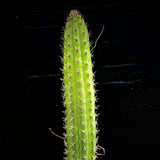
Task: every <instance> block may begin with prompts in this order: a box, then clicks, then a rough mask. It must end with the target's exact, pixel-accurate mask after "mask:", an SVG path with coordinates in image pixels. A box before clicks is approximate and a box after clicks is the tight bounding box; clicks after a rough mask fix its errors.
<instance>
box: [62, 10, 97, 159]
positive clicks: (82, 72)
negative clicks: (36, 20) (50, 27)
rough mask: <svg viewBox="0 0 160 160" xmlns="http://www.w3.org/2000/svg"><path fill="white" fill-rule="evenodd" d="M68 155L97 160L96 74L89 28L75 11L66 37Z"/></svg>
mask: <svg viewBox="0 0 160 160" xmlns="http://www.w3.org/2000/svg"><path fill="white" fill-rule="evenodd" d="M63 40H64V43H63V59H62V62H63V69H62V71H63V75H64V79H63V91H64V106H65V112H64V113H65V118H64V122H65V124H64V128H65V129H66V133H65V134H64V135H65V141H64V143H65V147H66V148H65V154H66V157H65V158H64V159H67V160H83V159H85V160H95V159H96V150H97V147H96V145H97V130H96V113H95V109H96V107H95V101H96V98H95V89H94V75H93V71H92V61H91V53H90V43H89V34H88V30H87V25H86V23H85V22H84V19H83V18H82V16H81V14H80V13H79V12H78V11H77V10H72V11H70V13H69V16H68V18H67V21H66V25H65V28H64V35H63Z"/></svg>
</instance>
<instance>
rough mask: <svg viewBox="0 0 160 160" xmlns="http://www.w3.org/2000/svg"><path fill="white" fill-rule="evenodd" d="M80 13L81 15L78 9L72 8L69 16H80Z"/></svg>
mask: <svg viewBox="0 0 160 160" xmlns="http://www.w3.org/2000/svg"><path fill="white" fill-rule="evenodd" d="M78 15H80V13H79V11H77V10H76V9H74V10H71V11H70V13H69V16H73V17H75V16H78Z"/></svg>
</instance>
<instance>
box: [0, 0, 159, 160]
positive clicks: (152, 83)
mask: <svg viewBox="0 0 160 160" xmlns="http://www.w3.org/2000/svg"><path fill="white" fill-rule="evenodd" d="M71 9H78V10H80V11H81V13H82V14H83V15H84V18H85V21H86V22H87V23H88V25H89V26H88V28H89V31H91V33H92V34H91V37H90V39H91V42H92V43H93V44H94V42H95V40H96V38H97V37H98V35H99V33H100V32H101V29H102V26H103V25H104V26H105V30H104V32H103V34H102V36H101V38H100V39H99V41H98V43H97V47H96V48H95V50H94V53H93V62H95V63H94V69H93V70H94V72H95V71H96V73H95V81H96V83H97V85H96V89H97V90H98V92H97V97H98V102H97V105H99V106H100V107H99V110H98V113H100V116H99V119H98V123H99V125H98V128H99V130H100V132H99V144H100V145H101V146H103V147H104V148H105V149H106V155H105V156H104V157H99V159H105V160H111V159H115V160H116V159H124V160H153V159H159V158H160V156H159V155H158V152H159V145H160V136H159V134H160V132H159V117H160V109H159V107H160V103H159V98H160V96H159V95H160V90H159V89H160V86H159V85H160V84H159V81H160V74H159V67H158V66H159V53H160V52H159V36H160V34H159V33H160V32H159V28H160V25H159V19H160V17H159V15H160V10H159V6H158V4H157V3H155V2H154V1H149V0H146V1H144V0H139V1H138V0H120V1H116V0H110V1H106V2H100V1H97V2H92V3H89V2H85V3H80V2H79V3H78V2H77V3H76V2H69V1H65V2H60V1H56V2H55V1H32V2H29V1H19V2H18V1H17V2H6V3H2V4H1V15H0V19H1V23H0V66H1V67H0V92H1V100H0V103H1V105H0V144H1V145H2V146H14V147H15V146H16V145H17V146H19V148H21V151H22V152H21V153H22V154H23V156H24V157H26V156H29V157H31V155H32V156H33V155H35V156H36V157H37V158H36V159H38V158H40V157H41V156H43V155H45V159H55V160H60V159H62V157H63V151H64V145H63V140H61V139H59V138H57V137H55V136H53V135H52V134H51V133H50V132H49V130H48V128H49V127H51V128H52V129H53V130H54V131H55V132H56V133H57V134H59V135H61V136H62V134H63V132H64V130H63V128H62V126H63V121H62V118H63V117H64V116H63V113H62V111H64V108H63V103H62V96H61V94H62V92H61V90H60V89H61V81H60V78H62V77H63V76H62V74H61V71H60V68H61V67H62V64H61V62H60V56H62V52H61V48H60V44H62V42H61V39H60V38H61V36H62V28H63V27H64V25H65V23H64V22H65V20H66V17H67V14H68V13H69V11H70V10H71ZM25 146H28V147H27V149H23V147H25ZM14 147H13V148H14ZM36 150H37V151H36ZM18 151H19V150H18ZM99 152H101V151H99ZM32 153H34V154H32ZM14 154H15V155H16V156H18V155H19V152H15V153H14ZM22 159H23V158H22Z"/></svg>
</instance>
